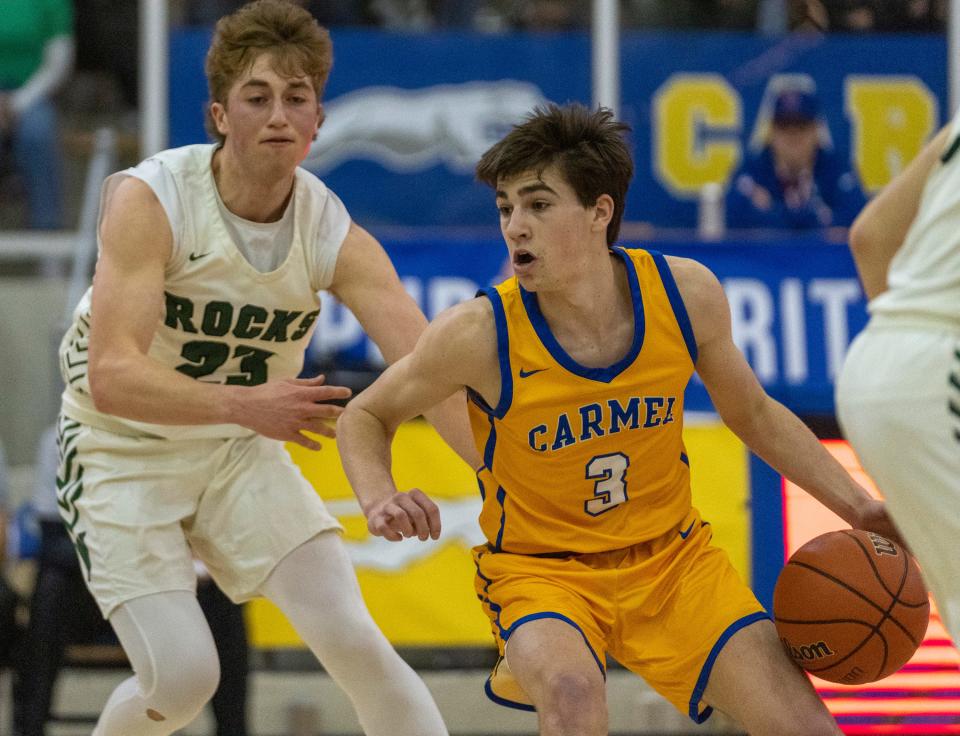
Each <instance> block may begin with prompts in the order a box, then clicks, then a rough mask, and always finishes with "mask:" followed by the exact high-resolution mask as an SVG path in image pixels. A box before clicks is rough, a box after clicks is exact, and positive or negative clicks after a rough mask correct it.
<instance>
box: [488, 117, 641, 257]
mask: <svg viewBox="0 0 960 736" xmlns="http://www.w3.org/2000/svg"><path fill="white" fill-rule="evenodd" d="M629 130H630V127H629V126H628V125H626V124H625V123H621V122H618V121H616V120H615V119H614V117H613V112H612V111H611V110H610V109H609V108H605V107H600V108H597V109H596V110H589V109H588V108H586V107H585V106H583V105H580V104H577V103H568V104H566V105H555V104H552V103H551V104H548V105H546V106H544V107H537V108H535V109H534V111H533V112H532V113H531V114H530V115H529V116H528V117H527V118H526V120H525V121H524V122H522V123H520V124H518V125H516V126H514V127H513V129H512V130H511V131H510V132H509V133H507V135H506V136H505V137H504V138H503V139H501V140H500V141H499V142H498V143H496V144H494V145H493V146H491V147H490V149H488V150H487V152H486V153H484V154H483V156H481V157H480V161H479V163H478V164H477V169H476V175H477V179H479V180H480V181H482V182H483V183H484V184H488V185H489V186H491V187H493V188H494V189H496V187H497V182H498V181H499V180H500V179H502V178H511V177H514V176H517V175H518V174H522V173H523V172H525V171H537V172H538V173H542V172H543V170H544V169H546V168H547V167H549V166H552V165H553V164H556V165H557V168H558V169H559V171H560V173H561V175H562V176H563V178H564V179H565V180H566V182H567V183H568V184H569V185H570V186H571V187H572V188H573V190H574V191H575V192H576V193H577V199H578V200H579V201H580V204H582V205H583V206H584V207H592V206H593V205H595V204H596V203H597V198H598V197H599V196H600V195H601V194H609V195H610V197H612V198H613V216H612V217H611V218H610V223H609V224H608V225H607V244H608V245H612V244H613V243H614V241H616V239H617V236H618V235H619V234H620V222H621V220H622V219H623V208H624V200H625V199H626V196H627V187H629V186H630V179H632V178H633V158H632V157H631V156H630V151H629V149H628V148H627V144H626V141H625V140H624V133H626V132H628V131H629Z"/></svg>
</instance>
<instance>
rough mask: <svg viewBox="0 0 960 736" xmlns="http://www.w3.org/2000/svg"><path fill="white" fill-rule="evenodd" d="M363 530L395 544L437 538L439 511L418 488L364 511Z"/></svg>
mask: <svg viewBox="0 0 960 736" xmlns="http://www.w3.org/2000/svg"><path fill="white" fill-rule="evenodd" d="M367 529H368V530H369V531H370V533H371V534H373V535H374V536H377V537H383V538H384V539H386V540H388V541H390V542H399V541H401V540H403V539H404V538H407V537H417V538H418V539H419V540H420V541H421V542H425V541H426V540H427V539H439V537H440V509H439V508H438V507H437V504H435V503H434V502H433V501H431V500H430V498H429V496H427V494H426V493H424V492H423V491H421V490H420V489H419V488H414V489H413V490H412V491H410V492H408V493H405V492H403V491H397V492H396V493H394V494H393V495H392V496H390V497H388V498H385V499H383V500H382V501H380V502H378V503H376V504H374V505H373V506H371V507H370V509H369V510H368V511H367Z"/></svg>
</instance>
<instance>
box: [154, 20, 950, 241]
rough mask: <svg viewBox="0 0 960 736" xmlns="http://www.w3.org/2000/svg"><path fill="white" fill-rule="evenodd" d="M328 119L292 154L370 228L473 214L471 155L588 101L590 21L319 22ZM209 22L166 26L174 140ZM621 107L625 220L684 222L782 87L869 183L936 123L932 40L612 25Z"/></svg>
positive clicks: (476, 212) (481, 202)
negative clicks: (806, 105)
mask: <svg viewBox="0 0 960 736" xmlns="http://www.w3.org/2000/svg"><path fill="white" fill-rule="evenodd" d="M332 36H333V40H334V56H335V63H334V67H333V72H332V74H331V77H330V81H329V84H328V86H327V90H326V94H325V109H326V112H327V119H326V122H325V123H324V125H323V128H322V129H321V131H320V134H319V136H318V139H317V141H316V143H315V144H314V146H313V147H312V149H311V152H310V155H309V156H308V158H307V160H306V162H305V166H306V167H307V168H309V169H311V170H313V171H314V172H315V173H317V174H318V175H320V176H321V177H322V178H323V179H324V180H325V181H326V182H327V183H328V184H329V185H330V186H331V188H332V189H333V190H334V191H336V192H337V193H338V194H339V195H340V196H341V197H342V198H343V200H344V201H345V202H346V204H347V207H348V208H349V209H350V211H351V213H352V214H353V216H354V217H355V219H356V220H357V221H358V222H361V223H364V224H367V225H416V226H422V225H426V226H438V225H444V226H446V225H458V226H470V225H478V224H487V223H489V222H490V221H491V219H492V217H493V204H492V199H491V197H490V196H489V192H488V191H487V190H486V188H485V187H484V186H482V185H480V184H477V183H476V182H475V181H474V180H473V166H474V164H475V163H476V161H477V159H478V158H479V156H480V154H481V153H482V152H483V151H484V150H486V149H487V148H488V147H489V146H490V145H492V144H493V143H494V142H496V141H497V140H498V139H499V138H500V137H501V136H502V135H503V133H504V132H505V131H506V130H507V129H508V128H509V126H510V125H512V124H513V123H515V122H518V121H519V120H521V119H522V118H523V117H524V115H525V114H526V113H528V112H529V111H530V110H531V109H532V108H533V107H534V106H536V105H538V104H543V103H544V102H546V101H555V102H565V101H568V100H579V101H582V102H585V103H589V102H590V99H591V88H590V75H591V66H590V63H591V62H590V39H589V36H588V35H587V34H586V33H580V32H571V33H560V34H521V33H513V34H507V35H495V36H494V35H482V34H471V33H431V34H417V35H399V34H389V33H384V32H380V31H363V30H344V29H334V30H333V31H332ZM209 39H210V31H209V29H181V30H177V31H175V32H174V33H173V34H172V38H171V58H170V75H171V76H170V90H171V93H170V94H171V101H170V113H171V119H170V140H171V144H172V145H174V146H179V145H184V144H188V143H196V142H199V141H203V140H206V135H205V133H204V130H203V110H204V105H205V101H206V99H207V91H206V84H205V81H204V76H203V59H204V54H205V52H206V48H207V46H208V44H209ZM621 50H622V64H621V80H622V92H621V98H622V109H621V112H620V114H621V117H622V118H623V119H624V120H625V121H626V122H628V123H629V124H630V125H631V126H632V127H633V132H632V134H631V136H630V144H631V146H632V149H633V153H634V156H635V159H636V164H637V166H636V169H637V173H636V178H635V180H634V183H633V185H632V188H631V191H630V194H629V196H628V200H627V208H626V218H625V219H626V221H628V222H646V223H650V224H652V225H654V226H658V227H693V226H694V225H695V222H696V220H695V213H696V200H697V194H698V192H699V191H700V189H701V188H702V187H703V186H704V185H705V184H707V183H711V182H718V183H721V184H726V183H727V182H728V181H729V179H730V177H731V176H732V174H733V172H734V171H735V170H736V168H737V166H738V165H739V163H740V162H741V161H742V160H743V157H744V155H745V153H747V152H748V151H749V150H750V149H753V148H757V147H759V146H760V145H761V144H762V142H763V139H764V136H765V135H766V130H767V127H768V121H769V116H770V108H771V105H772V99H773V97H774V96H775V95H776V92H777V91H778V90H779V89H781V88H783V87H785V86H800V87H804V88H807V89H815V90H816V91H817V93H818V94H819V96H820V99H821V105H822V110H823V115H824V122H823V125H822V128H821V138H822V140H823V143H824V144H825V145H828V146H832V147H833V148H835V149H836V150H837V152H838V153H839V154H840V155H841V157H842V158H843V159H844V160H848V161H850V162H851V166H852V167H853V169H854V170H856V171H857V173H858V174H859V175H860V178H861V180H862V182H863V184H864V187H865V188H866V189H867V191H868V192H874V191H876V190H878V189H879V188H880V187H882V186H883V185H884V184H885V183H886V182H887V181H889V179H890V178H891V177H892V176H893V175H894V174H895V173H896V172H897V171H899V170H900V168H902V166H903V165H905V163H906V162H908V161H909V160H910V159H912V158H913V156H914V155H916V153H917V152H918V151H919V149H920V147H921V146H922V144H923V142H924V141H925V140H926V139H927V138H928V137H929V136H930V135H931V134H932V133H933V132H934V131H935V130H936V128H937V127H939V125H940V124H942V122H943V121H944V120H945V116H946V114H947V112H948V111H947V110H946V109H945V107H946V106H945V101H946V98H947V78H946V73H947V45H946V40H945V39H944V38H943V37H941V36H935V35H931V36H909V35H905V36H894V35H882V36H841V37H838V36H825V35H818V34H802V35H796V36H786V37H783V38H780V39H768V38H763V37H760V36H755V35H752V34H731V33H656V34H653V33H635V32H625V33H624V34H623V37H622V39H621Z"/></svg>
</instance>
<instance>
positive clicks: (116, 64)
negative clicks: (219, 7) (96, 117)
mask: <svg viewBox="0 0 960 736" xmlns="http://www.w3.org/2000/svg"><path fill="white" fill-rule="evenodd" d="M73 4H74V10H75V12H76V23H75V25H76V29H77V33H76V38H77V70H78V71H82V72H93V73H100V74H101V75H103V77H104V78H105V79H107V80H108V81H109V82H111V83H112V84H114V85H115V89H116V91H118V92H119V96H120V100H119V102H120V103H122V105H123V107H124V108H125V110H126V111H130V110H134V109H135V108H136V107H137V97H138V94H139V89H138V87H137V84H138V82H137V79H138V75H137V66H138V65H139V63H140V62H139V49H140V28H139V21H138V0H73ZM196 5H206V0H205V1H204V2H202V3H196ZM82 91H85V92H86V93H87V94H88V95H89V97H90V98H92V99H89V100H83V101H82V103H81V105H86V106H88V107H92V108H94V109H96V108H97V107H98V106H99V105H101V104H103V103H102V101H101V100H102V93H101V92H100V91H99V90H82ZM111 91H113V90H112V89H111ZM108 103H113V105H112V106H115V105H116V103H117V100H115V99H108ZM110 112H112V113H116V112H119V111H118V110H111V111H110Z"/></svg>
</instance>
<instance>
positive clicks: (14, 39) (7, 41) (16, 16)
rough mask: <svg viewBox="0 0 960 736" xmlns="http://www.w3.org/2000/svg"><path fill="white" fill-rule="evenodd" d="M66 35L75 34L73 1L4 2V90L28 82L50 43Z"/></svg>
mask: <svg viewBox="0 0 960 736" xmlns="http://www.w3.org/2000/svg"><path fill="white" fill-rule="evenodd" d="M63 35H73V6H72V4H71V2H70V0H0V89H16V88H17V87H19V86H21V85H22V84H23V83H24V82H26V81H27V80H28V79H29V78H30V76H31V75H32V74H33V73H34V72H35V71H36V70H37V68H38V67H39V66H40V64H41V62H42V61H43V47H44V46H45V45H46V43H47V41H48V40H50V39H51V38H53V37H54V36H63Z"/></svg>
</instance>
